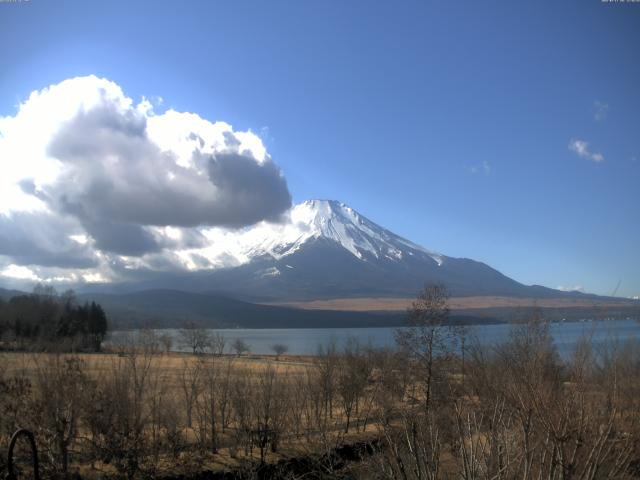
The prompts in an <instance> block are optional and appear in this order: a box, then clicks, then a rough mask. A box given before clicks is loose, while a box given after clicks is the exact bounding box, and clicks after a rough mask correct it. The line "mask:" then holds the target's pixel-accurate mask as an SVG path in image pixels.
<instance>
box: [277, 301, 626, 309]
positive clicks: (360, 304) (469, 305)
mask: <svg viewBox="0 0 640 480" xmlns="http://www.w3.org/2000/svg"><path fill="white" fill-rule="evenodd" d="M412 301H413V299H411V298H369V297H363V298H335V299H329V300H311V301H307V302H284V303H271V304H270V305H280V306H287V307H293V308H301V309H304V310H342V311H352V312H373V311H405V310H406V309H407V308H408V307H410V306H411V302H412ZM629 303H630V301H629V300H626V299H620V300H607V301H606V302H602V301H598V302H596V301H595V300H593V299H581V298H548V299H539V298H515V297H452V298H450V299H449V308H451V309H452V310H466V309H474V308H498V307H512V308H523V307H541V308H571V307H594V306H598V307H615V306H620V305H625V304H629Z"/></svg>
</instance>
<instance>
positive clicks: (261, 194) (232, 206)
mask: <svg viewBox="0 0 640 480" xmlns="http://www.w3.org/2000/svg"><path fill="white" fill-rule="evenodd" d="M209 176H210V179H211V182H212V183H213V184H214V185H215V186H216V187H217V188H218V198H219V200H218V202H216V208H215V211H214V212H211V213H212V215H213V216H214V217H215V219H216V224H218V225H223V226H227V227H242V226H244V225H251V224H253V223H256V222H258V221H260V220H277V219H278V218H279V216H280V215H281V214H282V213H283V212H284V211H285V210H287V209H288V208H289V207H290V206H291V195H290V194H289V190H288V188H287V183H286V181H285V179H284V178H283V177H282V176H281V175H280V170H279V168H278V167H277V165H276V164H275V163H273V162H272V161H271V160H267V161H265V162H264V163H262V164H257V163H256V162H255V160H253V158H251V157H250V156H249V155H247V154H239V153H218V154H216V155H215V156H212V157H211V160H210V162H209Z"/></svg>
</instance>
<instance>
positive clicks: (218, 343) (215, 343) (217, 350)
mask: <svg viewBox="0 0 640 480" xmlns="http://www.w3.org/2000/svg"><path fill="white" fill-rule="evenodd" d="M226 346H227V339H226V338H225V337H224V335H223V334H222V333H220V332H215V333H214V334H213V335H212V336H211V342H210V345H209V347H210V350H211V353H212V354H213V355H216V356H218V357H220V356H222V354H224V349H225V347H226Z"/></svg>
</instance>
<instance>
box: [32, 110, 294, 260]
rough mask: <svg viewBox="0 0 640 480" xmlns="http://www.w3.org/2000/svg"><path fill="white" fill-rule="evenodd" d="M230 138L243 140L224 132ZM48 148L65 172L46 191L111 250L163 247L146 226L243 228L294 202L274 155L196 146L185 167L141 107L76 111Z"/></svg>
mask: <svg viewBox="0 0 640 480" xmlns="http://www.w3.org/2000/svg"><path fill="white" fill-rule="evenodd" d="M194 135H195V134H194ZM225 144H226V146H229V145H231V146H232V147H234V148H238V147H239V145H240V142H239V141H238V140H237V139H235V137H234V136H233V134H232V133H231V132H226V133H225ZM200 145H202V142H200ZM48 153H49V155H51V156H52V157H54V158H56V159H58V160H60V161H61V162H62V163H63V164H64V171H63V173H62V175H61V176H60V177H59V178H58V180H57V181H56V182H55V183H54V184H53V185H48V186H45V187H43V189H42V190H43V191H42V192H41V193H40V195H41V196H44V197H45V198H46V199H47V202H48V203H49V205H50V206H52V207H53V209H54V210H57V211H60V212H62V213H65V214H71V215H74V216H76V217H77V218H78V219H79V220H80V222H81V223H82V225H83V226H84V227H85V228H86V230H87V231H88V232H89V233H90V234H91V236H92V237H93V238H94V239H95V240H96V246H97V247H98V248H100V249H102V250H105V251H108V252H114V253H120V254H125V255H141V254H144V253H148V252H152V251H155V250H157V249H158V248H159V246H158V244H157V242H156V241H155V240H154V239H153V236H152V235H151V234H150V233H149V232H147V231H145V229H144V227H145V226H167V225H172V226H182V227H194V226H201V225H207V226H226V227H243V226H247V225H251V224H253V223H256V222H258V221H261V220H274V219H277V218H278V216H279V215H280V214H281V213H282V212H284V211H285V210H286V209H288V208H289V207H290V206H291V195H290V194H289V190H288V187H287V183H286V180H285V179H284V177H283V176H282V174H281V172H280V169H279V168H278V166H277V165H276V164H275V163H274V162H273V161H272V160H271V159H270V158H267V159H265V160H264V161H262V162H258V161H256V160H255V159H254V158H253V157H252V155H251V154H250V153H249V152H242V153H239V152H233V151H230V152H223V153H217V154H214V155H211V154H204V153H201V152H199V151H194V152H193V158H192V160H193V165H194V166H193V167H192V168H188V167H185V166H182V165H179V164H178V163H177V162H176V159H175V157H174V156H173V155H172V154H171V153H170V152H162V151H160V149H159V148H158V147H157V145H156V144H155V143H153V142H152V141H151V140H149V138H148V137H147V135H146V132H145V117H144V116H143V115H142V114H141V113H139V112H137V111H135V110H125V111H122V110H120V109H118V108H116V107H115V106H112V105H110V104H106V105H100V106H99V107H96V108H94V109H92V110H90V111H88V112H84V111H83V112H80V113H78V115H77V116H76V117H75V118H74V119H73V120H71V121H70V122H68V123H66V124H65V125H64V126H63V127H62V128H61V129H60V130H59V132H58V133H57V134H56V136H55V137H54V138H53V139H52V141H51V142H50V144H49V148H48ZM23 188H25V189H28V188H30V185H25V186H24V187H23ZM127 242H130V245H128V244H127Z"/></svg>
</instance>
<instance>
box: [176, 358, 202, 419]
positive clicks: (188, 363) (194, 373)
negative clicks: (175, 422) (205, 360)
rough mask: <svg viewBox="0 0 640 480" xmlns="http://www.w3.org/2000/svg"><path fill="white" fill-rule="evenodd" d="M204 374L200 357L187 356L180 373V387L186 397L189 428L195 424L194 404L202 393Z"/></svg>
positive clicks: (185, 406)
mask: <svg viewBox="0 0 640 480" xmlns="http://www.w3.org/2000/svg"><path fill="white" fill-rule="evenodd" d="M201 376H202V362H200V361H198V359H193V358H185V359H184V361H183V363H182V369H181V370H180V374H179V381H180V389H181V390H182V395H183V398H184V408H185V413H186V415H187V418H186V424H187V428H191V427H192V426H193V406H194V404H195V401H196V399H197V398H198V395H199V393H200V380H201V378H200V377H201Z"/></svg>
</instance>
